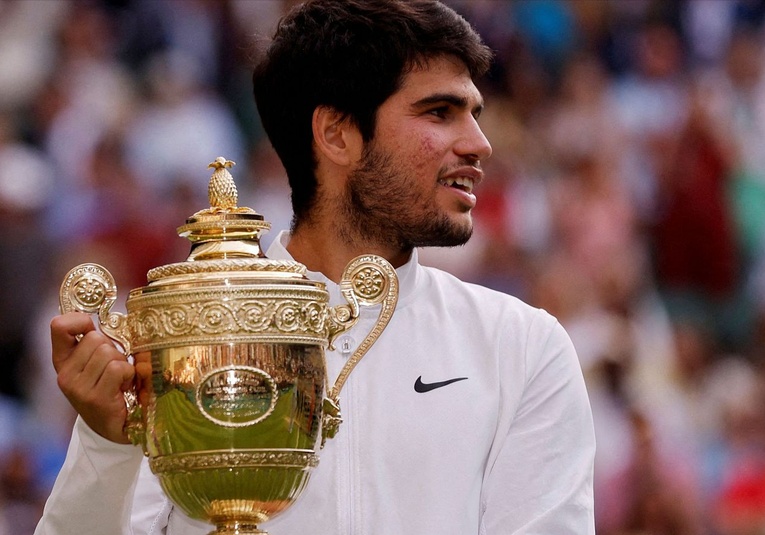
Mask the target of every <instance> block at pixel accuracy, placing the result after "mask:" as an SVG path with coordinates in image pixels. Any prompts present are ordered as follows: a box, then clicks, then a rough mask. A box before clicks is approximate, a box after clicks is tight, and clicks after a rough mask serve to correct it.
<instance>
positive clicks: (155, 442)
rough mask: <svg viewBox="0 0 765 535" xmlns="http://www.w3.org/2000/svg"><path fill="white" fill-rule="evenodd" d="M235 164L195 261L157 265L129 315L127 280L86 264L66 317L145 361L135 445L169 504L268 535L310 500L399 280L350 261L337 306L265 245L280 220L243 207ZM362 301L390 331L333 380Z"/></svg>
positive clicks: (225, 529)
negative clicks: (121, 288)
mask: <svg viewBox="0 0 765 535" xmlns="http://www.w3.org/2000/svg"><path fill="white" fill-rule="evenodd" d="M232 165H233V162H230V161H228V160H226V159H225V158H222V157H219V158H217V159H216V160H215V161H214V162H213V163H211V164H210V167H212V168H213V169H214V171H213V173H212V177H211V178H210V183H209V188H208V193H209V198H210V208H209V209H205V210H201V211H199V212H197V213H196V214H194V215H192V216H191V217H190V218H189V219H187V221H186V224H185V225H183V226H181V227H179V228H178V233H179V235H180V236H182V237H186V238H188V239H189V240H190V241H191V243H192V246H191V252H190V255H189V257H188V258H187V259H186V261H185V262H181V263H176V264H168V265H164V266H161V267H157V268H154V269H152V270H150V271H149V272H148V274H147V279H148V284H147V285H146V286H144V287H141V288H137V289H134V290H132V291H130V292H129V294H128V298H127V301H126V303H125V308H126V310H127V313H126V314H123V313H120V312H112V311H111V308H112V306H113V304H114V302H115V300H116V295H117V289H116V285H115V282H114V278H113V277H112V275H111V274H110V273H109V272H108V271H107V270H106V269H105V268H103V267H101V266H99V265H97V264H81V265H79V266H77V267H75V268H74V269H72V270H71V271H70V272H69V273H68V274H67V276H66V277H65V279H64V282H63V284H62V286H61V292H60V299H61V310H62V312H70V311H74V310H76V311H80V312H85V313H88V314H94V315H97V316H98V323H99V326H100V329H101V331H102V332H103V333H104V334H105V335H107V336H108V337H110V338H111V339H113V340H114V341H116V342H117V343H119V345H121V346H122V349H123V350H124V352H125V354H126V355H128V356H129V358H131V359H134V363H135V366H136V377H137V379H136V385H135V388H134V389H132V390H131V391H129V392H126V393H125V400H126V404H127V407H128V417H127V423H126V430H127V434H128V437H129V438H130V440H131V441H132V442H133V443H134V444H136V445H140V446H141V447H142V448H143V451H144V453H145V454H146V455H147V456H148V458H149V465H150V467H151V470H152V471H153V472H154V473H155V474H156V475H157V477H158V478H159V481H160V484H161V486H162V488H163V490H164V491H165V493H166V494H167V495H168V496H169V498H170V499H171V500H172V501H173V502H174V503H175V504H176V505H177V506H178V507H180V508H181V509H182V510H183V511H184V512H185V513H186V514H187V515H189V516H190V517H192V518H196V519H199V520H203V521H206V522H209V523H211V524H214V525H215V526H216V530H214V531H212V532H211V533H210V535H235V534H236V535H254V534H265V533H266V532H265V531H262V530H260V529H259V528H258V525H259V524H261V523H262V522H265V521H266V520H268V519H270V518H272V517H274V516H275V515H277V514H279V513H280V512H281V511H283V510H285V509H286V508H288V507H289V506H290V505H291V504H292V503H293V502H294V501H295V499H296V498H297V497H298V496H299V494H300V493H301V491H302V490H303V489H304V487H305V485H306V484H307V483H308V480H309V476H310V473H311V470H312V469H313V468H314V467H315V466H317V464H318V456H317V454H316V451H317V446H323V445H324V441H325V440H327V439H329V438H332V437H333V436H334V434H335V433H336V432H337V431H338V426H339V425H340V422H341V421H342V418H341V414H340V406H339V393H340V389H341V388H342V386H343V384H344V382H345V381H346V379H347V378H348V375H349V374H350V373H351V372H352V370H353V368H354V366H355V365H356V364H357V363H358V362H359V360H360V359H361V358H362V357H363V356H364V354H365V353H366V352H367V350H368V349H369V347H371V345H372V344H373V343H374V342H375V340H377V338H378V337H379V336H380V334H381V333H382V331H383V329H384V328H385V326H386V325H387V324H388V322H389V320H390V318H391V315H392V314H393V310H394V308H395V305H396V301H397V299H398V279H397V278H396V272H395V270H394V269H393V268H392V266H391V265H390V264H389V263H388V262H387V261H386V260H384V259H383V258H380V257H378V256H374V255H365V256H360V257H357V258H355V259H354V260H352V261H351V262H350V263H349V264H348V266H347V267H346V269H345V272H344V274H343V277H342V280H341V282H340V289H341V293H342V295H343V298H344V299H345V303H343V304H341V305H336V306H329V293H328V291H327V289H326V285H325V284H324V283H321V282H316V281H312V280H309V279H307V278H306V276H305V271H306V268H305V266H303V265H302V264H300V263H298V262H295V261H289V260H271V259H269V258H267V257H266V256H265V254H264V253H263V252H262V250H261V248H260V242H259V239H260V235H261V233H262V232H264V231H267V230H268V229H269V228H270V226H271V225H270V223H268V222H267V221H265V220H264V218H263V216H262V215H260V214H259V213H257V212H255V211H254V210H252V209H250V208H245V207H238V206H237V190H236V186H235V184H234V181H233V178H232V177H231V174H230V173H229V172H228V170H227V168H229V167H231V166H232ZM361 307H379V316H378V318H377V321H376V324H375V326H374V327H373V329H372V331H371V332H370V333H369V334H368V335H367V336H366V338H365V339H364V340H363V342H362V343H361V344H360V345H359V347H358V348H357V350H356V351H355V353H354V354H353V355H352V356H351V358H350V359H349V360H348V361H347V362H346V364H345V367H344V368H343V369H342V370H341V372H340V375H339V376H338V377H337V379H336V381H335V382H334V384H333V385H331V386H330V383H329V378H328V377H327V371H326V369H327V367H326V363H325V360H324V359H325V357H324V351H325V348H327V347H330V348H332V343H333V341H334V339H335V338H336V337H337V336H338V335H339V334H341V333H343V332H344V331H346V330H347V329H349V328H350V327H351V326H353V325H354V324H355V323H356V321H357V319H358V317H359V310H360V308H361Z"/></svg>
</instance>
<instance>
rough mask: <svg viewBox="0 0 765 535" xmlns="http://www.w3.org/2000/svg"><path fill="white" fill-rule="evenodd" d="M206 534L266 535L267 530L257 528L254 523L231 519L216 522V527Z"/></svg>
mask: <svg viewBox="0 0 765 535" xmlns="http://www.w3.org/2000/svg"><path fill="white" fill-rule="evenodd" d="M208 535H268V532H267V531H263V530H261V529H258V526H256V525H255V524H247V523H243V522H236V521H233V522H225V523H222V524H218V526H217V529H216V530H215V531H211V532H210V533H208Z"/></svg>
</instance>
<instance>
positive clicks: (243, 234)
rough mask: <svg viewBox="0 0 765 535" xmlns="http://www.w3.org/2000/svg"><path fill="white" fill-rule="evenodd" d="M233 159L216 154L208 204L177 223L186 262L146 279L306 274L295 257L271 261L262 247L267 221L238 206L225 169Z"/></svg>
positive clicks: (151, 273) (153, 272)
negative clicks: (184, 241) (188, 248)
mask: <svg viewBox="0 0 765 535" xmlns="http://www.w3.org/2000/svg"><path fill="white" fill-rule="evenodd" d="M234 165H235V163H234V162H232V161H231V160H227V159H226V158H224V157H222V156H219V157H217V158H216V159H215V161H213V162H212V163H210V165H208V167H209V168H212V169H213V173H212V176H211V177H210V183H209V185H208V188H207V193H208V197H209V199H210V208H206V209H204V210H200V211H198V212H197V213H195V214H193V215H192V216H191V217H189V218H188V219H187V220H186V224H185V225H182V226H180V227H178V235H179V236H181V237H184V238H187V239H188V240H189V241H191V244H192V246H191V252H190V254H189V257H188V258H187V259H186V261H185V262H182V263H177V264H168V265H165V266H160V267H157V268H154V269H151V270H149V272H148V274H147V278H148V280H149V282H150V283H152V282H156V281H159V280H160V279H168V278H175V277H178V276H181V277H183V276H187V275H192V274H198V273H218V272H225V273H231V272H240V273H241V272H244V273H246V274H248V276H253V275H254V276H278V277H285V276H286V277H288V278H300V279H302V278H304V274H305V271H306V269H305V266H303V265H302V264H300V263H299V262H295V261H293V260H270V259H268V258H267V257H266V255H265V253H264V252H263V250H262V248H261V246H260V235H261V233H263V232H264V231H268V230H269V229H270V228H271V223H269V222H268V221H266V220H265V219H264V217H263V216H262V215H261V214H259V213H257V212H256V211H255V210H253V209H252V208H247V207H240V206H237V203H238V193H237V189H236V184H235V183H234V178H233V177H232V176H231V173H229V171H228V169H229V168H230V167H232V166H234Z"/></svg>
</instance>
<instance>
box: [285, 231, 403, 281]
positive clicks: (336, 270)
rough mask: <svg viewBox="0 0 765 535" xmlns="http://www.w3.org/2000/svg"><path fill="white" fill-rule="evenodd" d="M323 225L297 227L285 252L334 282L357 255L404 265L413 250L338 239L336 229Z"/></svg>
mask: <svg viewBox="0 0 765 535" xmlns="http://www.w3.org/2000/svg"><path fill="white" fill-rule="evenodd" d="M325 227H327V226H326V225H301V226H298V228H296V229H295V230H294V232H293V233H292V236H291V237H290V241H289V243H288V244H287V251H288V252H289V253H290V255H291V256H292V258H294V259H295V260H296V261H298V262H300V263H301V264H303V265H305V266H306V268H308V269H309V270H310V271H316V272H319V273H322V274H324V276H325V277H327V278H328V279H330V280H332V281H334V282H340V280H341V278H342V275H343V271H344V270H345V267H346V266H347V265H348V263H349V262H350V261H351V260H353V259H354V258H356V257H357V256H360V255H364V254H374V255H378V256H381V257H383V258H385V259H386V260H387V261H388V262H390V263H391V264H392V265H393V267H394V268H397V267H400V266H402V265H404V264H405V263H406V262H407V261H408V260H409V258H410V256H411V253H412V251H411V250H401V249H400V248H398V247H395V246H391V245H383V244H377V243H373V242H360V241H357V242H356V243H348V242H347V241H346V240H343V239H342V238H340V236H339V234H338V232H337V230H336V229H335V228H325Z"/></svg>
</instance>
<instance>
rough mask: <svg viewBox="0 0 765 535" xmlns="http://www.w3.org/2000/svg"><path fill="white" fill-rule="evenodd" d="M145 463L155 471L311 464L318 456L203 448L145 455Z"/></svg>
mask: <svg viewBox="0 0 765 535" xmlns="http://www.w3.org/2000/svg"><path fill="white" fill-rule="evenodd" d="M149 465H150V466H151V469H152V471H153V472H154V473H155V474H162V473H165V472H169V473H179V472H188V471H191V470H210V469H226V470H227V469H230V468H249V467H252V468H260V467H265V466H278V467H294V468H314V467H316V466H318V465H319V457H318V456H317V455H316V454H315V453H314V452H312V451H306V450H238V451H203V452H195V453H179V454H175V455H161V456H158V457H154V458H152V459H149Z"/></svg>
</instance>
